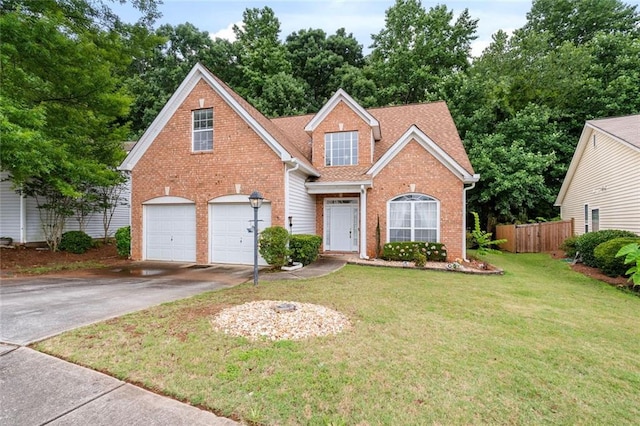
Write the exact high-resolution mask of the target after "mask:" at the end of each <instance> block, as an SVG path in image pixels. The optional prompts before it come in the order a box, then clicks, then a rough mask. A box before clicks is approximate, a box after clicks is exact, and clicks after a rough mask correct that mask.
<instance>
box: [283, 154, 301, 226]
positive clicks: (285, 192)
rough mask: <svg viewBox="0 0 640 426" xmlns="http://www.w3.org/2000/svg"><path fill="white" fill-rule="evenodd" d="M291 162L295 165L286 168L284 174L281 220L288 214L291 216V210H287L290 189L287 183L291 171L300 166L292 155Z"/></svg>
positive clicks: (285, 218)
mask: <svg viewBox="0 0 640 426" xmlns="http://www.w3.org/2000/svg"><path fill="white" fill-rule="evenodd" d="M289 162H290V163H292V164H295V166H294V167H293V168H291V169H286V171H287V173H286V176H285V181H284V219H283V220H287V218H288V217H289V216H291V212H290V211H289V205H290V200H289V197H290V193H289V189H290V187H291V186H290V185H289V181H290V180H291V172H295V171H296V170H298V169H299V168H300V163H298V160H297V159H296V158H295V157H293V158H291V160H290V161H289ZM284 225H285V229H286V225H287V224H286V223H285V224H284Z"/></svg>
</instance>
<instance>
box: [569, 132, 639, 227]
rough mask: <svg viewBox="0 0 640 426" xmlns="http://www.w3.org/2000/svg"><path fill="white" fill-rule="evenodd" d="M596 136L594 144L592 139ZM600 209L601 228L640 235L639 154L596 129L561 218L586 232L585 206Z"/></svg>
mask: <svg viewBox="0 0 640 426" xmlns="http://www.w3.org/2000/svg"><path fill="white" fill-rule="evenodd" d="M593 135H595V143H594V139H593ZM585 204H588V206H589V219H588V221H589V231H591V230H593V224H592V223H591V211H592V210H593V209H599V210H600V229H601V230H603V229H626V230H628V231H632V232H635V233H636V234H639V235H640V152H638V151H636V150H634V149H632V148H630V147H628V146H626V145H625V144H622V143H620V142H618V141H615V140H613V139H611V138H610V137H609V136H607V135H606V134H603V133H600V132H598V131H596V130H594V132H593V134H591V135H590V136H589V139H588V140H587V144H586V145H585V149H584V152H583V153H582V156H581V158H580V161H579V162H578V165H577V168H576V171H575V174H574V176H573V180H572V181H571V182H570V185H569V187H568V190H567V193H566V195H565V198H564V201H563V203H562V206H561V212H560V214H561V216H562V219H571V218H573V219H575V232H576V234H578V235H580V234H583V233H584V232H585V223H584V205H585Z"/></svg>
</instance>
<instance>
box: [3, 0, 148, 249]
mask: <svg viewBox="0 0 640 426" xmlns="http://www.w3.org/2000/svg"><path fill="white" fill-rule="evenodd" d="M155 3H156V2H155V1H136V2H135V3H134V4H135V5H137V6H138V7H139V8H140V10H141V11H142V12H143V18H141V22H140V23H138V24H136V25H133V26H127V25H124V24H122V23H121V22H120V20H119V19H118V18H117V17H116V16H115V15H114V14H113V13H112V12H111V11H110V9H109V8H108V7H107V6H106V5H105V4H104V3H103V2H102V1H89V0H86V1H83V0H77V1H73V2H66V1H59V2H55V1H48V2H30V1H5V2H3V3H2V6H0V8H1V9H0V11H1V14H0V33H1V34H2V46H1V49H0V67H1V70H2V73H1V74H0V84H1V86H2V94H1V96H0V105H1V106H2V109H1V112H0V130H2V132H3V141H2V150H1V151H0V168H1V169H2V170H3V171H7V172H9V174H10V178H11V179H12V182H13V184H14V186H15V187H16V188H20V189H21V190H22V191H24V192H25V193H27V194H33V195H34V196H35V197H36V199H37V200H38V204H39V207H41V213H42V214H43V215H44V216H47V215H49V214H51V215H53V216H52V217H50V218H49V219H50V220H46V219H47V217H44V219H45V221H44V222H43V226H45V227H50V228H51V229H45V234H46V235H48V237H47V239H48V240H49V238H52V239H53V240H52V241H49V242H50V243H51V244H52V246H53V248H55V247H56V246H57V242H58V241H59V238H58V237H59V235H60V232H61V228H60V226H61V224H62V226H63V225H64V219H65V218H66V217H69V216H70V215H71V214H72V213H70V211H71V212H72V206H73V201H74V200H76V199H78V198H79V197H81V196H82V193H83V190H84V189H85V188H87V187H89V186H104V185H110V184H112V183H113V182H116V181H117V179H118V174H117V173H116V172H115V170H114V169H115V166H117V165H118V164H119V163H120V161H121V160H122V159H123V157H124V151H123V150H122V147H121V143H122V141H123V140H125V137H126V136H127V134H128V127H127V125H126V124H124V123H125V117H126V115H127V113H128V106H129V103H130V102H131V98H130V97H129V96H128V94H127V93H126V90H125V88H124V86H123V84H122V82H123V72H124V71H125V70H126V68H127V66H128V64H129V63H130V61H131V52H132V50H131V47H132V43H131V36H132V34H133V33H134V31H133V29H134V28H143V27H145V26H146V25H148V24H150V22H152V20H153V18H154V16H156V15H157V11H156V8H155ZM5 135H6V136H5Z"/></svg>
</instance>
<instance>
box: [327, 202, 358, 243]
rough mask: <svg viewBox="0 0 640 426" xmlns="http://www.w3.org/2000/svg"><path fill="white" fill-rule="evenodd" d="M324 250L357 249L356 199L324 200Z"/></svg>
mask: <svg viewBox="0 0 640 426" xmlns="http://www.w3.org/2000/svg"><path fill="white" fill-rule="evenodd" d="M324 210H325V211H324V214H325V238H324V240H325V250H330V251H358V201H357V200H326V204H325V209H324Z"/></svg>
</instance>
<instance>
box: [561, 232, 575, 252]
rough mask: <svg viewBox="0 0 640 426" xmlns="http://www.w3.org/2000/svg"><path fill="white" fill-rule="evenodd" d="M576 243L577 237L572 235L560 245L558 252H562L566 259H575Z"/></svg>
mask: <svg viewBox="0 0 640 426" xmlns="http://www.w3.org/2000/svg"><path fill="white" fill-rule="evenodd" d="M576 241H578V236H577V235H574V236H573V237H569V238H567V239H566V240H564V241H563V242H562V244H560V250H563V251H564V255H565V256H567V257H576Z"/></svg>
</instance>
